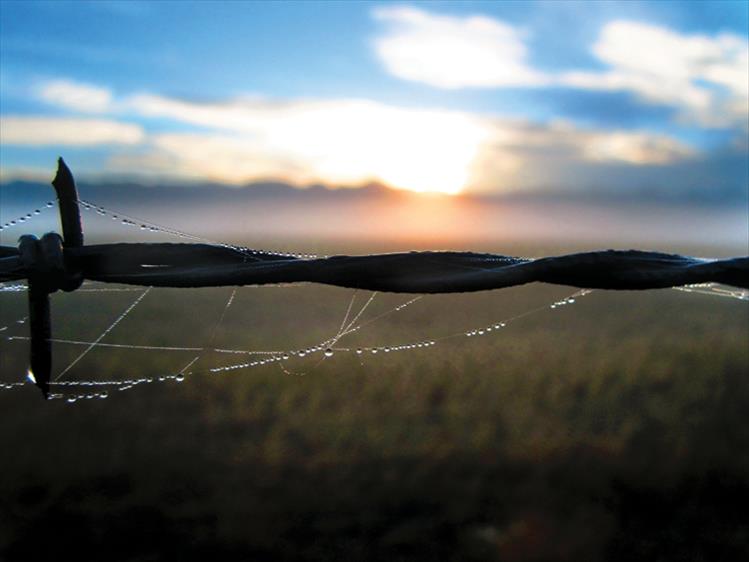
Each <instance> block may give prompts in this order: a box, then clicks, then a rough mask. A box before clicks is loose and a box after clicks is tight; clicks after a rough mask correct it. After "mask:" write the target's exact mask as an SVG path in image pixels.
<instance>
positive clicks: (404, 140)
mask: <svg viewBox="0 0 749 562" xmlns="http://www.w3.org/2000/svg"><path fill="white" fill-rule="evenodd" d="M128 105H129V107H130V109H131V110H132V111H135V112H138V113H139V114H140V115H144V116H150V117H158V118H170V119H173V120H176V121H180V122H183V123H189V124H192V125H198V126H201V127H206V128H209V127H210V130H209V131H206V132H204V133H203V132H201V133H179V134H169V135H157V136H156V137H155V139H154V146H155V147H156V148H157V149H158V150H159V151H162V152H164V153H166V154H169V155H170V157H171V158H173V159H176V160H178V161H179V162H180V165H181V166H184V167H185V168H186V169H193V170H195V171H196V172H199V173H202V174H205V175H207V176H210V177H214V178H222V179H224V180H229V181H237V180H239V179H241V178H242V177H245V178H246V177H258V176H265V177H267V176H269V175H277V176H278V175H280V176H283V177H284V178H285V179H287V180H291V181H295V182H297V183H306V182H310V181H323V182H326V183H332V184H351V183H359V182H363V181H370V180H378V181H381V182H384V183H387V184H389V185H391V186H393V187H402V188H408V189H412V190H416V191H427V190H429V191H443V192H457V191H459V190H460V189H462V188H463V187H464V186H465V185H466V184H467V183H468V182H469V179H470V166H471V160H472V158H473V156H474V155H475V154H476V151H477V148H478V146H479V144H480V143H481V142H482V141H483V139H484V137H485V136H486V134H487V133H488V130H487V128H486V127H485V126H484V125H483V124H482V123H481V120H480V119H477V118H476V117H475V116H473V115H471V114H468V113H462V112H456V111H443V110H428V109H405V108H399V107H394V106H390V105H386V104H381V103H377V102H372V101H367V100H357V99H342V100H293V101H281V102H279V101H269V100H261V99H236V100H230V101H227V102H223V103H195V102H189V101H184V100H176V99H171V98H166V97H161V96H154V95H141V96H137V97H134V98H132V99H130V100H129V102H128Z"/></svg>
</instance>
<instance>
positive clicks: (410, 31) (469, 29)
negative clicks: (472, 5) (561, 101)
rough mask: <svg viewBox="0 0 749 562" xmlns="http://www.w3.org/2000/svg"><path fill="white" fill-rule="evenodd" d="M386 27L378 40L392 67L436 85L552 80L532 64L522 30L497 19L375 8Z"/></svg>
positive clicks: (397, 72) (386, 62)
mask: <svg viewBox="0 0 749 562" xmlns="http://www.w3.org/2000/svg"><path fill="white" fill-rule="evenodd" d="M373 16H374V18H375V19H376V20H378V21H380V22H383V23H384V24H385V31H384V32H383V33H382V35H380V36H379V37H378V38H377V39H376V40H375V42H374V46H375V50H376V52H377V55H378V56H379V58H380V60H381V61H382V62H383V64H384V65H385V67H386V68H387V69H388V71H389V72H390V73H391V74H393V75H395V76H397V77H399V78H402V79H404V80H411V81H414V82H423V83H425V84H429V85H430V86H436V87H438V88H491V87H506V86H528V85H531V86H536V85H540V84H544V83H546V82H547V81H548V78H547V77H546V76H544V75H543V73H541V72H538V71H536V70H534V69H533V68H531V67H530V66H528V64H527V62H526V54H527V48H526V46H525V43H524V41H523V34H522V33H521V32H520V31H519V30H517V29H515V28H514V27H512V26H510V25H508V24H506V23H504V22H501V21H499V20H496V19H493V18H489V17H483V16H469V17H457V16H446V15H437V14H432V13H429V12H427V11H425V10H420V9H417V8H410V7H399V6H394V7H385V8H378V9H376V10H374V12H373Z"/></svg>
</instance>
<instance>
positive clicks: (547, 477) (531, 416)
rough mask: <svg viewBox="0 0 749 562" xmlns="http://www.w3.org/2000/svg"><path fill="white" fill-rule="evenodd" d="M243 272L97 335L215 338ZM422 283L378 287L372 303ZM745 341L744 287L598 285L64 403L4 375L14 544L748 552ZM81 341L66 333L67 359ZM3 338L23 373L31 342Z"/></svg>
mask: <svg viewBox="0 0 749 562" xmlns="http://www.w3.org/2000/svg"><path fill="white" fill-rule="evenodd" d="M537 253H542V252H537ZM230 291H231V289H227V288H224V289H215V290H214V289H210V290H169V289H158V290H153V291H152V292H151V293H150V294H149V295H148V296H147V297H146V298H145V299H144V301H143V302H142V304H141V305H140V306H139V307H138V308H136V309H135V310H134V311H133V313H132V314H131V315H130V316H128V317H127V318H126V319H125V320H124V321H123V322H122V324H121V325H119V326H118V327H117V328H116V329H115V330H114V331H113V332H112V333H111V334H110V335H109V337H108V338H107V339H105V340H104V341H109V342H117V343H129V344H152V345H180V346H182V345H186V346H192V345H196V346H202V345H205V344H206V343H207V342H208V341H209V340H210V337H211V332H212V330H213V326H214V324H215V322H216V320H217V319H218V317H219V315H220V313H221V309H222V307H223V305H224V303H225V302H226V299H227V297H228V295H229V293H230ZM572 292H573V290H572V289H569V288H565V287H550V286H542V285H532V286H528V287H520V288H514V289H508V290H504V291H495V292H488V293H479V294H473V295H454V296H430V297H425V298H424V299H422V300H421V301H419V302H417V303H415V304H413V305H412V306H410V307H408V308H406V309H404V310H403V311H401V312H398V313H396V314H392V315H390V316H387V317H385V318H383V319H382V320H380V321H378V322H376V323H374V324H372V325H370V326H368V327H367V328H366V329H363V330H362V331H361V332H360V333H357V334H353V335H351V336H349V337H347V338H346V339H345V340H342V341H341V342H340V345H351V346H353V347H356V346H357V345H367V346H373V345H391V344H398V343H404V342H412V341H419V340H422V339H424V338H438V337H441V336H444V335H447V334H452V333H457V332H462V331H464V330H466V329H469V328H475V327H479V326H484V325H487V324H490V323H494V322H495V321H500V320H503V319H504V318H508V317H511V316H513V315H515V314H519V313H523V312H525V311H527V310H530V309H533V308H536V307H539V306H542V305H547V304H549V303H551V302H553V301H554V300H556V299H558V298H560V297H564V296H567V295H569V294H571V293H572ZM351 294H352V291H348V290H343V289H336V288H327V287H319V286H313V285H307V286H299V287H267V288H242V289H240V290H239V291H238V293H237V297H236V300H235V302H234V303H233V305H232V307H231V308H230V309H229V311H228V313H227V315H226V317H225V319H224V322H223V324H222V326H221V328H220V329H219V331H218V333H217V335H216V340H215V341H216V345H218V346H220V347H225V348H243V349H278V348H285V349H300V348H304V347H307V346H309V345H312V344H315V343H317V342H318V341H320V340H323V339H325V338H327V337H329V336H330V335H332V334H334V333H335V332H336V331H337V329H338V327H339V325H340V323H341V320H342V318H343V315H344V313H345V311H346V307H347V305H348V303H349V300H350V298H351ZM136 295H137V293H79V294H70V295H57V294H56V295H54V297H53V299H54V300H53V307H54V309H53V315H54V327H55V336H56V337H58V338H68V337H71V338H74V339H80V340H92V339H95V338H96V337H97V336H98V335H99V334H100V333H101V332H102V330H103V329H104V328H105V327H106V326H108V325H109V323H110V322H111V321H112V320H113V319H114V318H116V316H117V315H118V314H119V313H120V312H121V311H122V310H124V309H125V308H126V307H127V306H128V304H129V303H130V302H132V300H133V299H134V298H135V296H136ZM367 296H368V293H363V292H362V293H359V294H358V296H357V302H359V303H363V302H364V300H365V299H366V297H367ZM406 300H408V297H407V296H402V295H401V296H397V295H380V296H378V298H377V299H376V300H375V301H374V303H373V305H372V307H371V309H370V310H369V311H368V312H367V315H366V317H369V318H371V317H373V316H376V315H377V314H378V313H379V312H383V311H386V310H389V309H390V308H392V307H393V306H395V305H397V304H399V303H402V302H404V301H406ZM24 311H25V295H23V294H13V293H3V294H0V326H3V325H6V324H8V323H11V327H10V328H9V329H8V331H7V332H5V333H4V334H3V335H11V332H12V335H25V331H26V326H24V325H17V324H15V323H14V321H15V320H16V319H17V318H20V317H22V316H24V314H25V312H24ZM747 342H749V304H747V303H745V302H739V301H736V300H729V299H722V298H717V297H710V296H702V295H693V294H686V293H682V292H677V291H673V290H661V291H651V292H642V293H635V292H622V293H612V292H608V293H606V292H600V291H599V292H594V293H592V294H590V295H588V296H586V297H585V298H583V299H580V300H579V301H578V302H577V303H575V304H574V305H571V306H566V307H563V308H561V309H557V310H550V309H545V310H542V311H540V312H538V313H537V314H533V315H530V316H528V317H526V318H523V319H521V320H518V321H517V322H515V323H513V324H511V325H510V326H508V327H507V328H506V329H505V330H501V331H499V332H496V333H492V334H491V335H486V336H483V337H479V338H465V337H460V338H454V339H451V340H446V341H445V342H442V343H440V344H439V345H437V346H435V347H432V348H429V349H424V350H414V351H408V352H398V353H395V352H393V353H388V354H385V353H379V354H377V355H371V354H367V355H364V356H363V359H361V360H360V359H359V358H358V357H357V356H356V355H355V354H344V353H337V354H336V355H334V356H333V357H331V358H329V359H325V360H324V361H320V360H321V359H322V354H317V355H316V356H315V357H312V358H305V359H304V360H296V361H292V362H289V364H288V367H289V369H291V370H292V371H294V373H296V375H295V374H287V373H284V372H283V371H282V370H281V369H279V367H278V365H267V366H262V367H256V368H252V369H246V370H238V371H231V372H228V373H225V374H213V375H211V374H196V375H193V376H190V377H188V378H187V380H186V381H185V382H183V383H175V382H172V383H164V384H151V385H141V386H138V387H136V388H135V389H133V390H132V391H129V392H116V391H115V392H112V393H110V397H109V398H108V399H107V400H85V401H79V402H77V403H75V404H72V405H70V404H67V403H64V402H63V401H52V402H48V403H44V402H43V401H42V400H41V398H40V396H39V395H38V391H36V389H32V388H24V389H21V390H16V391H12V392H11V391H7V392H0V404H1V407H2V411H3V423H2V427H1V428H0V432H1V433H0V435H1V439H2V443H3V446H4V451H5V453H4V455H3V457H4V460H3V463H2V471H1V472H0V474H1V476H0V558H2V559H4V560H9V561H10V560H44V559H50V558H52V557H53V556H54V557H58V558H59V557H61V556H63V555H67V556H72V557H75V558H76V559H78V560H102V559H107V560H157V559H174V560H190V559H211V560H216V559H232V560H310V561H313V560H388V561H396V560H430V561H437V560H440V561H441V560H502V561H527V560H663V561H665V560H738V559H740V558H742V557H744V556H746V555H747V554H749V549H747V545H749V526H747V525H746V523H747V517H746V505H747V504H748V503H749V428H748V427H747V423H746V421H747V417H746V412H747V411H749V385H748V384H747V380H748V379H747V376H748V375H749V345H747ZM80 351H81V348H80V347H75V348H71V347H70V346H63V345H57V346H56V348H55V354H56V365H57V366H58V368H60V367H62V366H64V365H66V364H67V363H68V362H69V361H70V360H71V359H72V358H74V357H75V355H76V354H77V353H79V352H80ZM0 353H1V354H2V356H1V357H2V359H1V361H2V364H1V365H0V368H1V371H2V380H3V381H5V382H10V381H13V380H18V378H19V377H21V376H22V374H23V373H24V372H25V366H26V359H25V354H26V344H25V343H23V342H17V341H13V342H9V341H3V342H2V344H0ZM193 355H194V354H190V353H184V352H143V351H131V350H104V351H100V350H96V351H93V352H92V353H90V354H89V355H88V356H87V357H86V359H84V360H83V361H81V363H80V364H79V365H77V366H76V368H75V369H74V370H73V371H71V373H70V376H69V377H66V378H70V379H76V378H79V379H107V378H130V377H139V376H151V375H158V374H162V373H166V372H174V371H175V370H179V369H180V368H181V367H182V366H184V364H185V363H186V362H187V361H188V360H189V359H190V358H191V357H192V356H193ZM235 359H236V362H240V360H241V358H232V357H230V358H228V359H227V358H226V357H225V356H220V357H217V356H216V355H212V354H207V355H206V356H205V357H204V358H202V359H201V360H200V361H199V362H198V363H197V364H196V365H195V370H197V371H201V370H205V368H206V367H208V366H214V365H220V364H223V363H230V362H234V360H235ZM302 372H303V373H304V376H298V375H300V374H301V373H302Z"/></svg>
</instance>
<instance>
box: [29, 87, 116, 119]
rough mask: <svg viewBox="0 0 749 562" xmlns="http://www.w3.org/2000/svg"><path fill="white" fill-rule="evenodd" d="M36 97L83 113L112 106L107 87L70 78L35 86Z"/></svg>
mask: <svg viewBox="0 0 749 562" xmlns="http://www.w3.org/2000/svg"><path fill="white" fill-rule="evenodd" d="M36 95H37V97H38V98H39V99H40V100H42V101H44V102H46V103H49V104H53V105H57V106H60V107H64V108H65V109H71V110H73V111H80V112H83V113H104V112H107V111H110V110H111V109H112V108H113V103H112V92H111V91H109V90H108V89H107V88H101V87H98V86H92V85H90V84H81V83H78V82H72V81H70V80H54V81H52V82H46V83H44V84H42V85H41V86H40V87H38V88H37V91H36Z"/></svg>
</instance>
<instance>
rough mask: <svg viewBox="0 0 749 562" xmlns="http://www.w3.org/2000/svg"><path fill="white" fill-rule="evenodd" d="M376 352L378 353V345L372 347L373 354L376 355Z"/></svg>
mask: <svg viewBox="0 0 749 562" xmlns="http://www.w3.org/2000/svg"><path fill="white" fill-rule="evenodd" d="M375 353H377V348H376V347H373V348H372V354H373V355H374V354H375Z"/></svg>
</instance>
